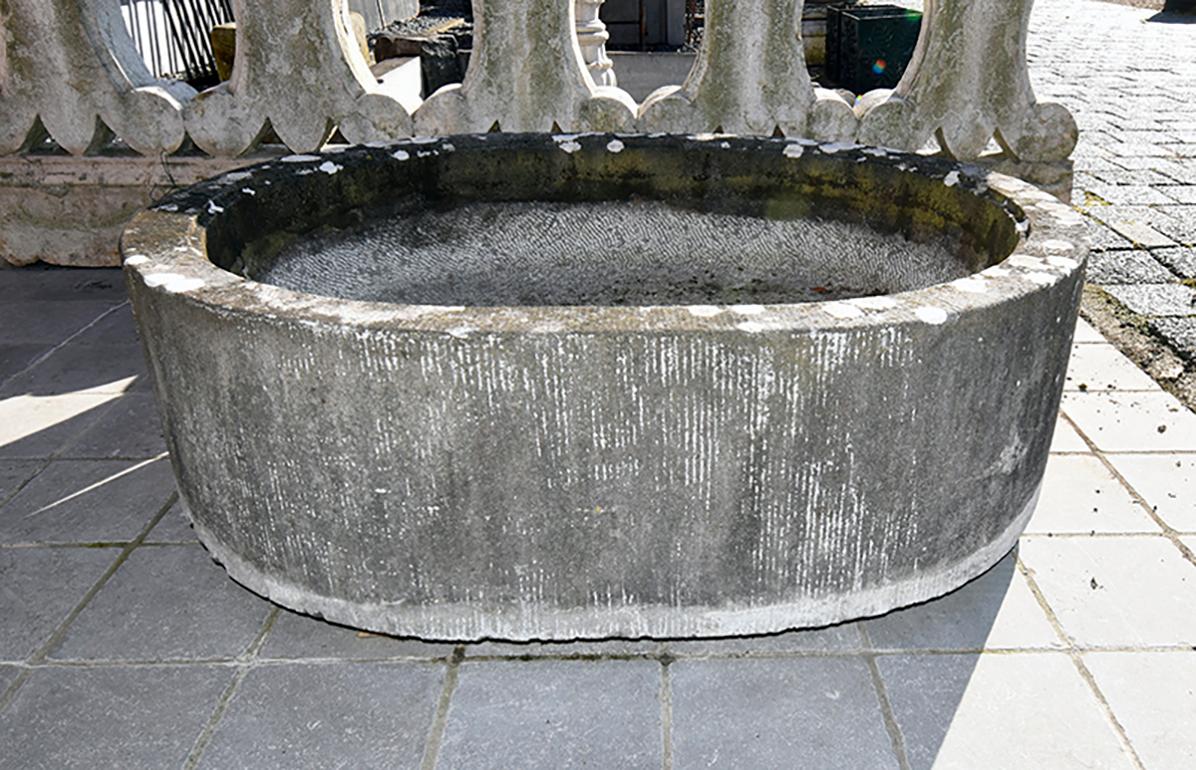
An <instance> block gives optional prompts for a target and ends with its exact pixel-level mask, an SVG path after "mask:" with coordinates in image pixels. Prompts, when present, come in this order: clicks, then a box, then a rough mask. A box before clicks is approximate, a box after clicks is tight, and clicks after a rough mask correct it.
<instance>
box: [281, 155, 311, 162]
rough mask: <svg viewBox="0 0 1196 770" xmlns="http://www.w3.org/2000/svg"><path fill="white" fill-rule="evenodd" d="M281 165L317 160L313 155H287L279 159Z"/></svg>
mask: <svg viewBox="0 0 1196 770" xmlns="http://www.w3.org/2000/svg"><path fill="white" fill-rule="evenodd" d="M279 160H281V161H282V162H283V163H309V162H311V161H313V160H319V158H318V157H316V156H315V155H288V156H286V157H285V158H279Z"/></svg>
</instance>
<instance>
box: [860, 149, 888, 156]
mask: <svg viewBox="0 0 1196 770" xmlns="http://www.w3.org/2000/svg"><path fill="white" fill-rule="evenodd" d="M860 152H862V153H864V154H865V155H871V156H872V157H874V158H883V157H885V156H886V155H888V154H889V151H888V150H886V149H885V148H883V147H865V148H864V149H862V150H860Z"/></svg>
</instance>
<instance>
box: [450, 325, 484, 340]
mask: <svg viewBox="0 0 1196 770" xmlns="http://www.w3.org/2000/svg"><path fill="white" fill-rule="evenodd" d="M476 331H477V329H475V328H474V327H472V326H454V327H453V328H451V329H449V330H448V333H449V336H452V337H456V338H457V339H459V340H463V339H466V338H468V337H469V335H471V334H473V333H474V332H476Z"/></svg>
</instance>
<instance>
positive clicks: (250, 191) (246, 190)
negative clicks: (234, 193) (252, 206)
mask: <svg viewBox="0 0 1196 770" xmlns="http://www.w3.org/2000/svg"><path fill="white" fill-rule="evenodd" d="M241 192H243V193H245V194H246V195H257V191H256V190H254V189H253V188H252V187H242V188H241Z"/></svg>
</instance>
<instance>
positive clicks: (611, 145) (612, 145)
mask: <svg viewBox="0 0 1196 770" xmlns="http://www.w3.org/2000/svg"><path fill="white" fill-rule="evenodd" d="M624 146H625V145H624V144H623V143H622V142H620V141H619V140H618V139H611V140H610V141H609V142H607V143H606V151H607V152H623V147H624Z"/></svg>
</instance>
